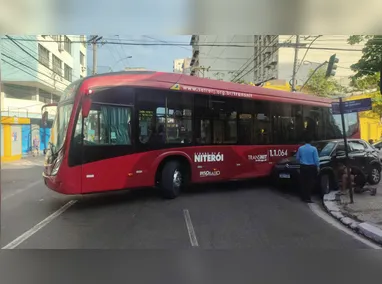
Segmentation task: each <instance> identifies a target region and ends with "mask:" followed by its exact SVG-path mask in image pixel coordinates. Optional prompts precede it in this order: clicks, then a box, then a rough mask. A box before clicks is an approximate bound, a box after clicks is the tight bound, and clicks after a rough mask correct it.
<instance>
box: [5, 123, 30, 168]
mask: <svg viewBox="0 0 382 284" xmlns="http://www.w3.org/2000/svg"><path fill="white" fill-rule="evenodd" d="M28 127H30V119H29V118H18V117H9V116H2V117H1V162H9V161H15V160H19V159H21V157H22V155H23V149H24V151H25V149H27V148H28V147H29V145H26V143H29V141H30V138H29V139H28V137H25V135H23V132H24V131H23V128H24V129H25V128H28Z"/></svg>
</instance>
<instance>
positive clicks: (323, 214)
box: [308, 203, 382, 249]
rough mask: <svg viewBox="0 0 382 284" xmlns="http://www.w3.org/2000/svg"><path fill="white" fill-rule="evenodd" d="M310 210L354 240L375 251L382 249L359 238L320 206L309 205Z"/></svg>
mask: <svg viewBox="0 0 382 284" xmlns="http://www.w3.org/2000/svg"><path fill="white" fill-rule="evenodd" d="M308 206H309V208H310V210H311V211H312V212H313V213H314V214H316V215H317V216H318V217H320V218H321V219H323V220H324V221H325V222H327V223H329V224H331V225H332V226H334V227H336V228H337V229H338V230H340V231H342V232H344V233H346V234H348V235H350V236H352V237H353V238H354V239H356V240H358V241H360V242H362V243H364V244H365V245H367V246H369V247H370V248H373V249H382V248H381V247H380V246H378V245H376V244H374V243H373V242H371V241H369V240H367V239H365V238H363V237H361V236H359V235H358V234H357V233H355V232H353V231H352V230H351V229H349V228H347V227H345V226H344V225H342V224H341V223H339V222H338V221H337V220H336V219H334V218H333V217H332V216H329V215H328V214H327V213H326V211H324V209H322V208H321V207H320V205H318V204H315V203H309V204H308Z"/></svg>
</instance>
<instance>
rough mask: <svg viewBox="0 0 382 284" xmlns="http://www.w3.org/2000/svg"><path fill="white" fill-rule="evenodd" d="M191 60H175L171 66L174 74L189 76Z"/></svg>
mask: <svg viewBox="0 0 382 284" xmlns="http://www.w3.org/2000/svg"><path fill="white" fill-rule="evenodd" d="M190 64H191V58H181V59H175V60H174V64H173V72H174V73H183V74H188V75H189V74H190V73H191V70H190Z"/></svg>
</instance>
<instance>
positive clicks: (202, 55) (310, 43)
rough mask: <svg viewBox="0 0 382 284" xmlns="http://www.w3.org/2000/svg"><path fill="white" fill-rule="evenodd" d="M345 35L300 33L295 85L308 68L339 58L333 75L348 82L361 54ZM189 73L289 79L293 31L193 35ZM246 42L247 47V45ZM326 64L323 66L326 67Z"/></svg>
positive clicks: (258, 79) (235, 78) (252, 79)
mask: <svg viewBox="0 0 382 284" xmlns="http://www.w3.org/2000/svg"><path fill="white" fill-rule="evenodd" d="M348 37H349V36H347V35H329V36H318V35H301V36H300V43H299V45H298V46H299V48H298V55H297V66H298V72H297V74H296V81H297V85H302V84H303V83H304V82H305V81H306V79H307V78H308V74H309V72H310V70H313V69H315V68H316V67H317V66H319V65H320V64H321V63H323V62H325V61H328V60H329V57H330V56H331V55H332V54H336V56H337V58H339V63H338V64H337V65H338V69H337V72H336V76H335V77H334V78H335V79H336V80H338V81H339V83H341V84H342V85H348V84H349V82H350V80H349V76H351V75H353V74H354V72H353V71H352V70H351V69H350V66H351V65H352V64H354V63H356V62H357V61H358V60H359V59H360V58H361V56H362V51H361V50H362V48H363V44H357V45H354V46H351V45H349V44H348V43H347V39H348ZM191 45H192V46H193V57H192V61H191V68H192V75H195V76H203V73H204V77H208V78H211V79H218V80H224V81H232V80H233V81H241V80H243V81H247V82H254V83H257V84H260V83H262V82H266V81H269V80H274V79H279V80H285V81H286V82H289V81H291V79H292V74H293V63H294V58H295V46H296V36H295V35H261V36H237V35H236V36H231V37H223V36H204V35H203V36H193V37H192V40H191ZM230 45H231V46H232V47H231V46H230ZM247 46H248V47H247ZM326 67H327V66H326V65H325V66H323V67H322V68H324V69H326Z"/></svg>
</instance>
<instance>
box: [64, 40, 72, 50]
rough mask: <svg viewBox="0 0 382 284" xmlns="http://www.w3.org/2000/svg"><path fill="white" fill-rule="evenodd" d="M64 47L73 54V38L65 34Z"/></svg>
mask: <svg viewBox="0 0 382 284" xmlns="http://www.w3.org/2000/svg"><path fill="white" fill-rule="evenodd" d="M64 49H65V50H66V51H67V52H68V53H69V54H71V53H72V42H71V40H70V39H69V38H68V37H67V36H64Z"/></svg>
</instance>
